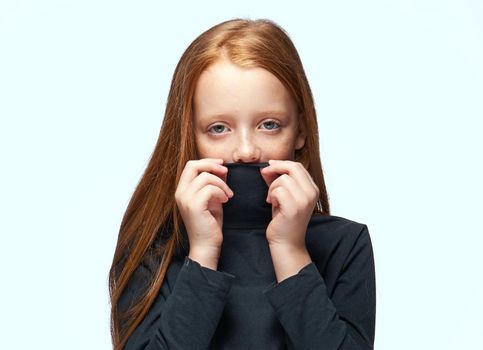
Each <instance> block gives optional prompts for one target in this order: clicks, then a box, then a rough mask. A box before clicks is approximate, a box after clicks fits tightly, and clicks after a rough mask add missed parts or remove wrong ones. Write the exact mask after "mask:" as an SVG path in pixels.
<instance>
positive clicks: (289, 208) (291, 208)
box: [270, 186, 297, 217]
mask: <svg viewBox="0 0 483 350" xmlns="http://www.w3.org/2000/svg"><path fill="white" fill-rule="evenodd" d="M270 197H271V201H272V206H274V207H275V208H277V207H279V208H280V209H279V210H280V211H281V212H282V214H283V215H284V216H287V217H295V216H296V215H297V207H296V206H295V198H294V197H293V196H292V195H291V193H290V192H289V191H287V189H286V188H284V187H282V186H279V187H277V188H276V189H275V190H273V191H272V193H271V196H270Z"/></svg>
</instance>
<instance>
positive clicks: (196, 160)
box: [109, 19, 376, 350]
mask: <svg viewBox="0 0 483 350" xmlns="http://www.w3.org/2000/svg"><path fill="white" fill-rule="evenodd" d="M109 287H110V288H109V289H110V297H111V307H112V311H111V334H112V340H113V345H114V349H116V350H117V349H123V348H124V349H251V348H256V349H371V348H373V343H374V333H375V305H376V304H375V273H374V259H373V252H372V245H371V240H370V236H369V232H368V228H367V226H366V225H365V224H361V223H357V222H354V221H351V220H348V219H345V218H342V217H337V216H332V215H330V208H329V202H328V196H327V191H326V188H325V183H324V177H323V172H322V166H321V162H320V156H319V143H318V132H317V119H316V113H315V109H314V102H313V100H312V95H311V91H310V87H309V84H308V81H307V79H306V76H305V73H304V70H303V67H302V63H301V61H300V58H299V56H298V54H297V51H296V49H295V47H294V45H293V43H292V42H291V40H290V39H289V37H288V36H287V34H286V33H285V32H284V31H283V29H282V28H280V27H279V26H278V25H277V24H275V23H274V22H272V21H269V20H243V19H234V20H230V21H226V22H223V23H220V24H218V25H216V26H214V27H212V28H211V29H209V30H207V31H206V32H204V33H202V34H201V35H200V36H199V37H198V38H196V39H195V40H194V42H193V43H192V44H191V45H190V46H189V47H188V48H187V50H186V51H185V52H184V54H183V55H182V57H181V59H180V61H179V63H178V66H177V67H176V70H175V72H174V76H173V81H172V84H171V89H170V92H169V96H168V103H167V107H166V113H165V117H164V120H163V125H162V127H161V132H160V136H159V139H158V142H157V144H156V147H155V150H154V153H153V154H152V157H151V159H150V161H149V164H148V166H147V169H146V171H145V173H144V174H143V176H142V179H141V181H140V183H139V184H138V186H137V188H136V190H135V192H134V194H133V197H132V198H131V201H130V203H129V205H128V208H127V210H126V213H125V215H124V217H123V220H122V223H121V227H120V232H119V238H118V242H117V247H116V251H115V254H114V259H113V263H112V267H111V270H110V273H109Z"/></svg>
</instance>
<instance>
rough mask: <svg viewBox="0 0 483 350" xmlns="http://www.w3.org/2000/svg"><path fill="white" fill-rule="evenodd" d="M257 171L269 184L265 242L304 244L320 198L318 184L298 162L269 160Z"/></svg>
mask: <svg viewBox="0 0 483 350" xmlns="http://www.w3.org/2000/svg"><path fill="white" fill-rule="evenodd" d="M260 172H261V174H262V177H263V178H264V180H265V182H266V183H267V185H268V186H269V188H268V195H267V202H268V203H271V204H272V221H271V222H270V224H269V225H268V227H267V231H266V237H267V240H268V243H269V244H282V245H287V246H290V247H294V248H305V232H306V230H307V225H308V223H309V221H310V217H311V216H312V213H313V210H314V208H315V205H316V203H317V200H318V199H319V194H320V191H319V188H318V187H317V185H316V184H315V182H314V180H313V179H312V177H311V176H310V174H309V172H308V171H307V170H306V169H305V168H304V166H303V165H302V164H301V163H299V162H294V161H290V160H270V161H269V166H267V167H265V168H262V169H260ZM279 175H280V176H279Z"/></svg>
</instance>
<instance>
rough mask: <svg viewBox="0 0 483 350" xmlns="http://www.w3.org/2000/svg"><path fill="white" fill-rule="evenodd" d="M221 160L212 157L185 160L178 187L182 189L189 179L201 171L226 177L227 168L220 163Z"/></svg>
mask: <svg viewBox="0 0 483 350" xmlns="http://www.w3.org/2000/svg"><path fill="white" fill-rule="evenodd" d="M222 162H223V160H222V159H213V158H205V159H199V160H189V161H187V162H186V164H185V167H184V169H183V172H182V173H181V176H180V178H179V181H178V186H177V187H178V189H179V190H180V191H184V190H185V189H186V187H187V186H188V185H189V184H190V183H191V181H193V179H194V178H195V177H196V176H198V175H199V174H200V173H201V172H203V171H206V172H209V173H212V174H214V175H216V176H218V177H220V178H221V177H223V176H225V179H226V173H227V172H228V168H227V167H225V166H223V165H221V163H222Z"/></svg>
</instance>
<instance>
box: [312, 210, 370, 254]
mask: <svg viewBox="0 0 483 350" xmlns="http://www.w3.org/2000/svg"><path fill="white" fill-rule="evenodd" d="M306 244H307V249H308V250H309V253H310V254H311V256H312V257H313V260H314V261H316V260H328V259H329V258H330V259H337V260H345V259H346V258H347V256H348V255H349V254H351V252H353V251H354V250H360V249H363V250H366V251H368V252H372V245H371V239H370V235H369V229H368V226H367V224H365V223H361V222H357V221H354V220H351V219H348V218H345V217H341V216H335V215H314V216H313V217H312V218H311V219H310V222H309V225H308V228H307V234H306ZM325 262H328V261H325Z"/></svg>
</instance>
